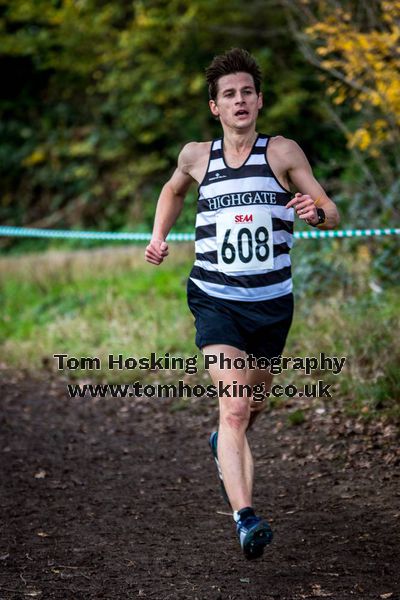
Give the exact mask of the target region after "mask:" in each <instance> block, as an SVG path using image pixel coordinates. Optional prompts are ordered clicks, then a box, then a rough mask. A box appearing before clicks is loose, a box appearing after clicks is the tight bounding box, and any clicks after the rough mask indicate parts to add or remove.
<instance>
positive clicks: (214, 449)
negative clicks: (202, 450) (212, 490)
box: [208, 431, 231, 506]
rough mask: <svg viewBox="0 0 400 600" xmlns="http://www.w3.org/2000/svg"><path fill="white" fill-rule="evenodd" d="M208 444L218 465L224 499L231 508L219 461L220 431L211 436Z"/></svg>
mask: <svg viewBox="0 0 400 600" xmlns="http://www.w3.org/2000/svg"><path fill="white" fill-rule="evenodd" d="M208 443H209V444H210V448H211V452H212V455H213V457H214V461H215V464H216V465H217V470H218V477H219V483H220V485H221V493H222V497H223V499H224V500H225V502H226V503H227V504H229V506H230V505H231V503H230V502H229V498H228V494H227V493H226V489H225V486H224V480H223V478H222V471H221V466H220V464H219V460H218V453H217V443H218V431H213V432H212V434H211V435H210V439H209V440H208Z"/></svg>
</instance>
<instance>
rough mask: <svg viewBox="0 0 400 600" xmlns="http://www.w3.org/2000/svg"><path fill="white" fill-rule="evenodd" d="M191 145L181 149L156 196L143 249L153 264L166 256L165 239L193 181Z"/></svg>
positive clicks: (166, 246) (148, 260)
mask: <svg viewBox="0 0 400 600" xmlns="http://www.w3.org/2000/svg"><path fill="white" fill-rule="evenodd" d="M192 146H193V145H192V144H187V145H186V146H184V148H183V149H182V151H181V153H180V154H179V157H178V165H177V168H176V169H175V171H174V173H173V175H172V177H171V178H170V179H169V180H168V181H167V182H166V184H165V185H164V187H163V189H162V190H161V193H160V196H159V198H158V203H157V209H156V214H155V218H154V226H153V234H152V238H151V241H150V243H149V245H148V246H147V248H146V251H145V258H146V260H147V262H149V263H152V264H154V265H159V264H161V263H162V261H163V260H164V258H165V257H166V256H168V244H167V243H166V241H165V239H166V237H167V235H168V233H169V231H170V230H171V228H172V226H173V225H174V223H175V221H176V220H177V218H178V217H179V215H180V212H181V210H182V207H183V202H184V199H185V196H186V193H187V191H188V189H189V187H190V184H191V183H192V182H193V178H192V177H191V175H189V168H190V164H191V161H192Z"/></svg>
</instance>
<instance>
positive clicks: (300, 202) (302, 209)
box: [286, 192, 318, 225]
mask: <svg viewBox="0 0 400 600" xmlns="http://www.w3.org/2000/svg"><path fill="white" fill-rule="evenodd" d="M291 207H293V208H294V209H295V211H296V213H297V216H298V217H299V219H303V220H304V221H306V222H307V223H309V224H310V225H315V224H316V223H318V215H317V207H316V206H315V203H314V200H313V199H312V198H311V196H309V195H308V194H301V193H300V192H297V194H296V195H295V196H294V198H292V199H291V200H290V202H288V203H287V204H286V208H291Z"/></svg>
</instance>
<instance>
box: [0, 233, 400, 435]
mask: <svg viewBox="0 0 400 600" xmlns="http://www.w3.org/2000/svg"><path fill="white" fill-rule="evenodd" d="M343 242H344V240H343V241H342V243H343ZM305 243H309V242H305ZM335 244H336V245H332V246H331V248H329V246H327V245H324V246H323V247H321V248H320V251H319V250H315V248H314V250H313V252H312V253H311V254H309V255H307V252H306V251H305V247H304V246H300V245H299V250H298V251H297V250H295V251H294V264H295V273H296V277H297V282H296V281H295V284H296V287H295V289H296V290H297V295H296V311H295V318H294V322H293V326H292V329H291V331H290V334H289V338H288V341H287V345H286V355H287V356H291V357H294V356H298V357H305V356H317V357H318V356H319V355H320V353H321V352H324V353H325V355H327V356H339V357H341V356H344V357H346V363H345V367H344V369H343V372H342V373H341V374H340V375H333V374H332V373H330V372H329V371H321V370H320V371H316V372H314V373H313V375H312V376H311V380H312V381H316V380H318V379H322V380H323V381H324V382H326V383H331V384H333V386H334V392H335V395H336V396H340V397H341V398H343V399H344V400H345V405H346V409H347V411H348V412H349V413H350V414H357V415H358V414H362V415H363V416H364V417H365V418H375V417H376V416H378V415H386V416H387V417H388V418H390V419H394V420H398V419H399V416H400V408H399V396H400V383H399V365H400V338H399V336H398V331H399V315H400V301H399V295H398V288H397V287H389V288H388V289H384V288H382V289H381V288H379V286H378V288H377V287H376V285H375V286H372V289H371V286H370V283H371V275H370V273H369V270H368V264H367V262H366V259H365V252H364V253H362V252H361V253H359V255H358V254H357V253H354V252H353V253H349V252H347V253H346V252H341V253H338V252H337V251H336V250H337V244H338V242H335ZM296 251H297V254H296ZM316 253H317V254H318V257H317V258H318V259H319V260H317V258H316V256H315V254H316ZM338 257H339V258H338ZM192 260H193V248H192V245H191V244H175V245H171V256H170V257H169V258H168V260H167V261H166V262H165V264H163V265H162V266H161V267H153V266H152V265H149V264H147V263H145V262H144V260H143V246H140V247H138V246H134V247H132V246H128V247H119V248H116V247H112V248H102V249H94V250H85V251H74V252H73V251H50V252H46V253H43V254H30V255H26V256H18V257H3V258H1V259H0V294H1V298H0V308H1V318H0V361H1V363H3V364H5V365H7V366H10V367H13V368H17V369H28V370H29V371H38V370H39V371H40V370H42V369H46V370H51V371H52V372H54V373H57V372H58V371H57V364H56V360H55V359H54V358H53V355H54V354H57V353H60V354H68V355H69V356H74V357H99V358H100V359H101V363H102V368H101V369H100V370H88V369H86V370H83V371H82V370H80V369H76V370H75V369H74V370H68V371H66V372H65V374H67V375H68V377H69V378H75V379H79V380H82V379H85V380H87V379H90V380H95V381H105V382H108V383H122V382H124V383H129V382H131V381H135V380H142V381H146V382H147V381H148V382H149V383H151V382H152V381H153V380H162V381H174V380H176V379H178V378H180V379H183V378H184V373H183V372H170V371H169V372H166V371H162V372H161V371H154V372H151V373H150V372H148V371H139V370H138V369H135V370H115V369H114V370H112V371H110V370H109V369H108V368H107V358H108V355H109V354H113V355H119V354H122V355H123V356H124V358H127V357H136V358H138V357H144V356H149V355H150V353H151V352H154V353H156V354H157V355H159V356H164V355H165V354H166V353H167V352H169V353H170V354H171V355H172V356H182V357H189V356H193V355H195V354H198V355H199V351H198V349H197V348H196V346H195V344H194V327H193V317H192V315H191V313H190V311H189V309H188V307H187V305H186V280H187V276H188V273H189V271H190V266H191V262H192ZM313 261H314V262H313ZM314 263H316V264H317V265H318V268H317V269H316V270H315V269H314V271H313V270H312V268H311V267H312V265H313V264H314ZM324 264H326V265H327V267H326V268H323V265H324ZM321 265H322V268H321ZM335 272H337V277H336V278H335V276H334V273H335ZM306 275H307V278H308V285H305V283H304V282H305V280H306V279H307V278H306ZM377 289H378V291H376V290H377ZM374 290H375V291H374ZM379 290H381V291H379ZM322 292H323V293H322ZM201 364H202V361H201V360H200V357H199V365H201ZM191 377H192V378H193V379H196V378H198V380H199V382H201V383H204V381H205V378H206V376H205V374H204V373H198V374H197V375H195V376H191ZM277 382H279V383H282V385H286V384H287V383H295V384H296V385H300V384H303V383H310V377H307V376H306V375H305V374H304V373H302V371H291V370H288V371H285V372H284V373H282V374H281V375H279V376H278V378H277ZM191 384H192V381H191ZM180 408H181V407H180V405H179V403H177V405H176V407H175V409H176V410H180ZM294 415H295V416H293V417H291V422H293V424H294V422H295V421H296V422H297V421H298V418H299V419H300V417H301V414H300V413H299V415H296V413H294ZM300 420H301V419H300Z"/></svg>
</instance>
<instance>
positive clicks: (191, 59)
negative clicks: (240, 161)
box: [0, 0, 400, 231]
mask: <svg viewBox="0 0 400 600" xmlns="http://www.w3.org/2000/svg"><path fill="white" fill-rule="evenodd" d="M399 44H400V2H399V1H396V0H394V1H377V0H372V1H369V2H358V1H348V2H347V1H344V2H338V1H336V0H318V1H313V0H262V1H258V0H256V1H254V2H250V3H248V2H247V3H246V2H243V1H242V0H230V1H229V2H225V1H224V0H168V1H166V0H144V1H143V0H134V1H127V0H119V1H118V2H109V1H105V0H8V1H7V0H0V53H1V61H0V68H1V81H2V85H1V89H2V91H1V99H0V111H1V125H0V127H1V136H0V168H1V182H2V186H1V222H2V224H9V225H24V226H34V227H57V228H62V227H68V228H69V227H85V228H92V229H110V230H111V229H112V230H132V229H135V230H138V229H139V230H140V229H142V230H146V231H148V230H149V228H150V227H151V223H152V216H153V212H154V206H155V202H156V200H157V194H158V192H159V190H160V188H161V186H162V184H163V182H164V181H165V179H166V177H168V175H169V174H170V173H171V170H172V169H173V166H174V164H175V161H176V158H177V154H178V152H179V150H180V148H181V147H182V146H183V145H184V144H185V143H186V142H187V141H190V140H196V141H202V140H207V139H210V138H212V137H215V136H217V135H219V124H218V123H216V122H214V121H213V120H212V118H211V115H210V114H209V111H208V107H207V100H208V98H207V91H206V86H205V82H204V69H205V67H206V66H207V65H208V64H209V62H210V61H211V59H212V58H213V56H214V55H215V54H218V53H221V52H223V51H225V50H226V49H227V48H230V47H233V46H241V47H245V48H247V49H248V50H249V51H250V52H252V53H253V54H254V55H255V57H256V58H257V60H258V61H259V63H260V65H261V67H262V70H263V73H264V84H263V92H264V98H265V105H264V108H263V111H262V113H261V115H260V121H259V127H258V129H259V131H263V132H266V133H269V134H271V135H276V134H282V135H285V136H287V137H290V138H293V139H295V140H296V141H298V142H299V143H300V145H301V146H302V148H303V149H304V151H305V152H306V154H307V156H308V157H309V159H310V161H311V163H312V165H313V168H314V170H315V173H316V175H317V177H318V178H319V179H320V180H321V181H322V183H323V184H324V185H325V187H326V188H327V190H328V192H329V193H330V194H331V195H332V197H333V198H334V199H335V201H336V202H338V204H339V205H340V209H341V211H342V214H343V221H342V224H343V225H344V226H346V227H347V226H359V227H363V226H375V227H379V226H393V221H394V219H396V218H398V208H396V204H398V203H396V201H395V200H396V198H397V197H398V192H399V186H400V178H399V171H400V157H399V153H398V144H399V137H400V135H399V122H400V79H399V64H400V53H399ZM194 202H195V190H194V189H193V191H192V194H191V195H190V198H189V201H188V203H187V207H186V209H185V213H184V215H183V217H182V219H181V220H180V222H179V224H178V230H179V229H181V230H187V228H188V227H190V228H191V229H192V228H193V211H194Z"/></svg>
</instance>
